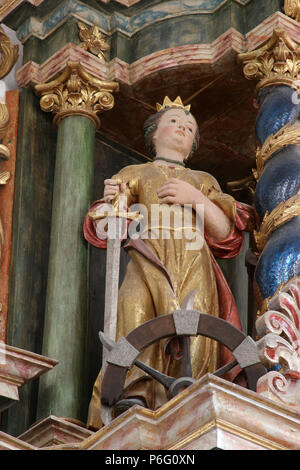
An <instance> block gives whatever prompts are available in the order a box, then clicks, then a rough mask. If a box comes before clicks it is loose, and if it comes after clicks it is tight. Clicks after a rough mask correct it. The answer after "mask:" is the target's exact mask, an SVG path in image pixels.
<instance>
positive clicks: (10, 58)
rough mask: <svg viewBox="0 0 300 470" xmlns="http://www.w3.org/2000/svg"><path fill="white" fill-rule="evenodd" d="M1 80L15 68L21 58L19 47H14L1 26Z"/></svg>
mask: <svg viewBox="0 0 300 470" xmlns="http://www.w3.org/2000/svg"><path fill="white" fill-rule="evenodd" d="M0 52H1V62H0V79H1V78H4V77H5V76H6V75H7V74H8V73H9V72H10V71H11V69H12V68H13V66H14V65H15V63H16V62H17V59H18V56H19V46H17V45H14V44H13V43H12V42H11V40H10V39H9V37H8V36H7V34H5V32H4V31H3V29H2V28H1V26H0Z"/></svg>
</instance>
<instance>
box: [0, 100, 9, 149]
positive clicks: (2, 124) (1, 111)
mask: <svg viewBox="0 0 300 470" xmlns="http://www.w3.org/2000/svg"><path fill="white" fill-rule="evenodd" d="M8 126H9V112H8V109H7V106H6V104H4V103H0V140H1V139H3V137H4V136H5V135H6V133H7V129H8Z"/></svg>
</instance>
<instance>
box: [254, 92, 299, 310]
mask: <svg viewBox="0 0 300 470" xmlns="http://www.w3.org/2000/svg"><path fill="white" fill-rule="evenodd" d="M258 103H259V105H260V110H259V113H258V117H257V121H256V137H257V140H258V143H259V145H260V146H262V145H263V144H264V142H265V141H266V139H267V138H268V137H269V136H270V135H271V134H276V133H277V132H278V131H279V130H280V129H282V127H283V126H285V125H287V124H291V125H293V124H295V122H296V121H297V118H298V115H299V103H297V100H295V90H294V89H293V88H292V87H289V86H285V85H284V86H281V85H280V86H270V87H267V88H263V89H262V90H261V91H260V93H259V97H258ZM299 190H300V149H299V147H298V145H288V146H286V147H284V148H283V149H282V150H279V151H276V152H275V153H274V154H273V155H272V156H271V158H270V159H269V160H268V161H267V162H266V164H265V167H264V170H263V172H262V174H261V176H260V178H259V181H258V184H257V187H256V191H255V197H254V203H255V207H256V211H257V213H258V215H259V218H260V221H262V220H263V218H264V216H265V214H266V212H269V213H271V211H273V209H275V208H276V207H277V206H278V205H279V204H280V203H282V202H285V201H287V200H288V199H290V198H291V197H292V196H295V195H296V194H297V193H298V192H299ZM296 275H300V216H295V217H294V218H292V219H291V220H289V221H288V222H286V223H285V224H283V225H281V226H280V227H279V228H278V229H277V230H275V231H274V232H273V233H271V235H270V236H269V238H268V240H267V242H266V244H265V246H264V249H263V251H262V253H261V255H260V258H259V261H258V264H257V267H256V272H255V285H256V289H257V292H258V296H259V297H260V301H263V300H265V299H267V298H268V297H271V296H272V295H274V293H275V292H276V290H277V289H278V287H279V286H280V285H281V284H282V283H286V282H288V281H289V280H290V279H291V278H292V277H294V276H296Z"/></svg>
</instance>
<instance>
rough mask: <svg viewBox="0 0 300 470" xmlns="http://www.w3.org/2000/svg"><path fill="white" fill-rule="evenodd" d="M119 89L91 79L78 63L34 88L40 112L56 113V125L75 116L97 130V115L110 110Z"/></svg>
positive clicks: (103, 81) (112, 84)
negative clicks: (81, 116) (114, 94)
mask: <svg viewBox="0 0 300 470" xmlns="http://www.w3.org/2000/svg"><path fill="white" fill-rule="evenodd" d="M118 89H119V85H118V83H117V82H111V81H105V80H99V79H97V78H95V77H93V76H92V75H90V74H89V73H87V72H86V71H85V70H84V68H83V67H82V66H81V64H80V63H79V62H68V63H67V66H66V69H65V70H64V72H63V73H62V74H61V75H60V76H59V77H58V78H56V79H55V80H53V81H51V82H49V83H46V84H40V85H36V86H35V92H36V93H37V95H38V96H40V97H41V98H40V106H41V109H42V110H43V111H46V112H53V113H55V117H54V122H55V123H56V124H58V123H59V121H60V120H61V119H62V118H63V117H65V116H70V115H74V114H77V115H84V116H86V117H88V118H90V119H91V120H92V121H93V122H94V124H95V126H96V128H98V127H99V126H100V120H99V118H98V116H97V113H99V112H102V111H106V110H109V109H111V108H113V106H114V96H113V94H112V93H113V92H114V91H118Z"/></svg>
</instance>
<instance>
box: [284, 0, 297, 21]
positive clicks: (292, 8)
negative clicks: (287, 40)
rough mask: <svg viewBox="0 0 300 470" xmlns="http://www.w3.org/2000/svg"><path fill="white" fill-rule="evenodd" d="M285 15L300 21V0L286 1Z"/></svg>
mask: <svg viewBox="0 0 300 470" xmlns="http://www.w3.org/2000/svg"><path fill="white" fill-rule="evenodd" d="M283 9H284V13H285V14H286V15H287V16H290V17H291V18H294V19H295V20H296V21H300V0H284V8H283Z"/></svg>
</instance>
